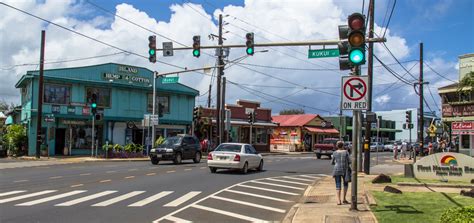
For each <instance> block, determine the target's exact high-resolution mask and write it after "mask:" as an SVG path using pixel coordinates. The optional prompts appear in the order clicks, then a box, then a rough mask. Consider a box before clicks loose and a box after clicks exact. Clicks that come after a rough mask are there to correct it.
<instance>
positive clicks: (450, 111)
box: [442, 104, 474, 117]
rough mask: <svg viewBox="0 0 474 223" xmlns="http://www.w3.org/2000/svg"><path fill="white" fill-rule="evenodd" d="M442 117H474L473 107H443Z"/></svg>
mask: <svg viewBox="0 0 474 223" xmlns="http://www.w3.org/2000/svg"><path fill="white" fill-rule="evenodd" d="M442 113H443V117H456V116H474V105H449V104H448V105H443V106H442Z"/></svg>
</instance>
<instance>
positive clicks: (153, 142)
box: [146, 72, 158, 154]
mask: <svg viewBox="0 0 474 223" xmlns="http://www.w3.org/2000/svg"><path fill="white" fill-rule="evenodd" d="M157 73H158V72H154V73H153V112H152V114H153V119H154V118H155V114H156V76H157ZM154 145H155V123H153V124H152V125H151V149H152V148H153V146H154ZM149 150H150V148H149V147H148V146H147V148H146V152H147V153H146V154H149V153H150V151H149Z"/></svg>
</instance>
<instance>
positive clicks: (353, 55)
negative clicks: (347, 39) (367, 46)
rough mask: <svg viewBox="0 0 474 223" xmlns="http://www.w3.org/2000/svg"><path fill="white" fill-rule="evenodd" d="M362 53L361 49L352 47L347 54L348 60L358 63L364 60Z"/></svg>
mask: <svg viewBox="0 0 474 223" xmlns="http://www.w3.org/2000/svg"><path fill="white" fill-rule="evenodd" d="M364 57H365V55H364V53H363V52H362V50H360V49H354V50H352V51H351V52H350V54H349V60H350V61H351V62H352V63H353V64H359V63H361V62H362V61H363V60H364Z"/></svg>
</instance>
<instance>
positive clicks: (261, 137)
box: [253, 128, 268, 144]
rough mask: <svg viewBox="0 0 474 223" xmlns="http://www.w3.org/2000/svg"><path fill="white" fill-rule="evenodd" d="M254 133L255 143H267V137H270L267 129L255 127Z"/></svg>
mask: <svg viewBox="0 0 474 223" xmlns="http://www.w3.org/2000/svg"><path fill="white" fill-rule="evenodd" d="M253 133H254V136H253V143H255V144H267V139H268V134H267V129H261V128H254V129H253Z"/></svg>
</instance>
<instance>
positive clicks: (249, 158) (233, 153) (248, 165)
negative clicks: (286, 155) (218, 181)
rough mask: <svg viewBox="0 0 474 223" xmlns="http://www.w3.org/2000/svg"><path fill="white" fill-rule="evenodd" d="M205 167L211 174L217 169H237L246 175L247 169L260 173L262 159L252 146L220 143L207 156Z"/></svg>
mask: <svg viewBox="0 0 474 223" xmlns="http://www.w3.org/2000/svg"><path fill="white" fill-rule="evenodd" d="M207 166H208V167H209V169H210V170H211V173H215V172H217V170H218V169H237V170H240V171H241V172H242V173H243V174H246V173H247V172H248V170H249V169H256V170H258V171H262V170H263V157H262V155H261V154H258V152H257V151H256V150H255V148H253V146H252V145H249V144H244V143H222V144H220V145H219V146H218V147H217V148H216V149H215V150H214V151H212V152H210V153H209V154H208V155H207Z"/></svg>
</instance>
